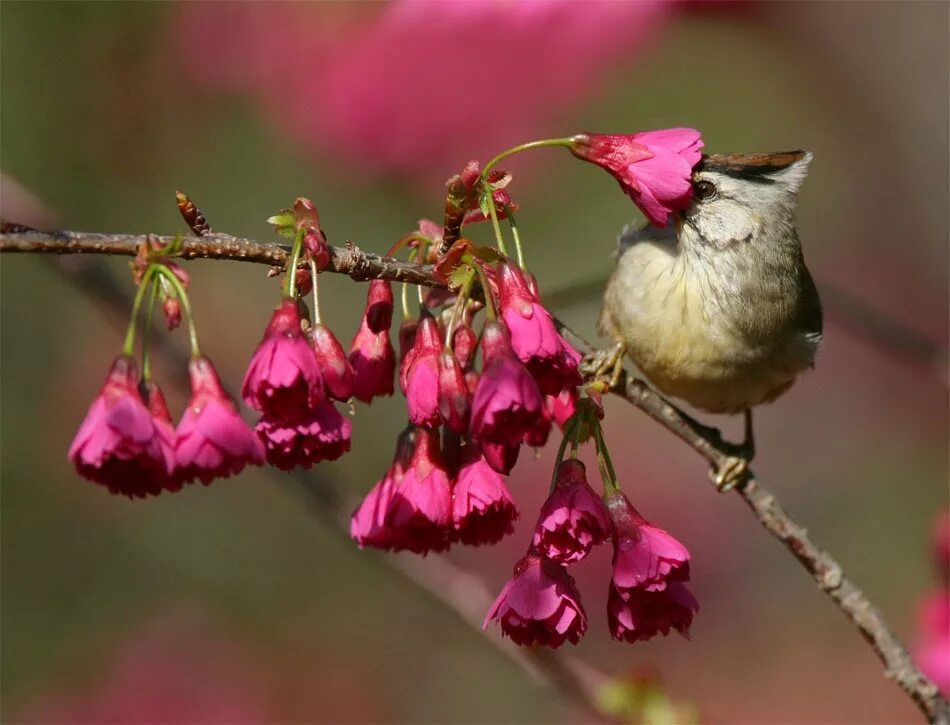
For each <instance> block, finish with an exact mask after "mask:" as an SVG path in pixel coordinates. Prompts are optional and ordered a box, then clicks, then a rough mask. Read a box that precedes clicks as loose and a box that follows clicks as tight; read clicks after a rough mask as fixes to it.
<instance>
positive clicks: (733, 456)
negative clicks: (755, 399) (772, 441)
mask: <svg viewBox="0 0 950 725" xmlns="http://www.w3.org/2000/svg"><path fill="white" fill-rule="evenodd" d="M723 447H725V448H727V449H728V451H729V453H728V455H727V456H726V457H725V458H724V459H723V460H722V461H721V462H720V463H719V465H718V466H716V468H714V469H713V470H711V471H710V472H709V477H710V478H711V479H712V482H713V483H714V484H715V486H716V488H718V489H719V491H720V493H725V492H726V491H731V490H732V489H734V488H735V487H736V485H737V484H739V483H741V482H742V480H743V479H744V478H745V477H746V476H747V475H748V473H749V463H751V462H752V459H753V458H755V436H754V435H753V432H752V411H751V410H746V411H745V440H743V441H742V443H738V444H736V443H726V442H725V441H723Z"/></svg>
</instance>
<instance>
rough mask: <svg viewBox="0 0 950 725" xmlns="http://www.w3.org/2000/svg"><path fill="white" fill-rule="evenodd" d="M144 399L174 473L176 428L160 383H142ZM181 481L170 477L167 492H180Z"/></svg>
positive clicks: (166, 487) (166, 481)
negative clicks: (159, 385)
mask: <svg viewBox="0 0 950 725" xmlns="http://www.w3.org/2000/svg"><path fill="white" fill-rule="evenodd" d="M142 398H143V399H144V400H145V405H147V406H148V410H149V412H150V413H151V414H152V421H153V422H154V423H155V428H156V431H157V433H158V440H159V442H160V443H161V446H162V450H163V451H164V453H165V459H166V460H167V461H168V462H169V471H172V472H174V468H175V426H174V425H173V424H172V416H171V414H170V413H169V412H168V404H167V403H166V402H165V395H164V393H162V389H161V388H160V387H158V383H155V382H153V381H151V380H150V381H148V382H143V383H142ZM181 487H182V486H181V481H179V480H177V479H176V478H175V477H174V476H168V477H167V478H166V479H165V490H166V491H180V490H181Z"/></svg>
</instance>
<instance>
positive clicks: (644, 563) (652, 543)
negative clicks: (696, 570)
mask: <svg viewBox="0 0 950 725" xmlns="http://www.w3.org/2000/svg"><path fill="white" fill-rule="evenodd" d="M607 509H608V510H609V512H610V518H611V519H612V520H613V524H614V530H615V536H614V574H613V585H614V586H615V587H616V588H617V589H618V590H619V591H620V592H621V593H624V594H625V593H627V592H629V591H630V590H632V589H639V590H642V591H651V592H652V591H660V590H662V589H665V588H666V586H667V584H668V583H669V582H670V581H687V580H688V579H689V551H687V549H686V547H685V546H683V545H682V544H681V543H680V542H679V541H677V540H676V539H674V538H673V537H672V536H670V535H669V534H668V533H666V532H665V531H664V530H663V529H660V528H657V527H656V526H654V525H653V524H651V523H650V522H649V521H647V520H646V519H644V518H643V517H642V516H641V515H640V514H639V512H638V511H637V510H636V509H635V508H634V507H633V506H632V505H631V504H630V501H629V500H628V499H627V497H626V496H624V495H623V493H622V492H620V491H615V492H612V493H610V494H608V497H607Z"/></svg>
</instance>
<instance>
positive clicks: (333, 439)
mask: <svg viewBox="0 0 950 725" xmlns="http://www.w3.org/2000/svg"><path fill="white" fill-rule="evenodd" d="M311 416H312V417H310V418H307V419H305V420H302V421H299V422H297V423H283V422H281V421H275V420H272V419H271V418H268V417H267V416H266V415H265V416H264V417H262V418H261V419H260V420H259V421H258V422H257V425H256V426H255V427H254V430H255V431H257V435H258V437H259V438H260V439H261V442H262V443H263V444H264V450H265V454H266V456H267V462H268V463H270V464H271V465H273V466H276V467H277V468H279V469H281V470H283V471H289V470H291V469H292V468H295V467H297V466H300V467H301V468H310V467H311V466H312V465H313V464H314V463H319V462H320V461H335V460H336V459H337V458H339V457H340V456H342V455H343V454H344V453H346V452H347V451H349V450H350V436H351V434H352V426H351V425H350V421H349V420H348V419H347V418H346V417H345V416H343V415H341V414H340V412H339V411H338V410H337V409H336V407H335V406H334V405H333V403H331V402H329V401H326V400H322V401H320V402H319V403H317V404H316V406H314V408H313V410H312V411H311Z"/></svg>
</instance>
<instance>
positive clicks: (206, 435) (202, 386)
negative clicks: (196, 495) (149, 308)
mask: <svg viewBox="0 0 950 725" xmlns="http://www.w3.org/2000/svg"><path fill="white" fill-rule="evenodd" d="M188 373H189V376H190V377H191V399H190V400H189V401H188V406H187V408H186V409H185V414H184V415H183V416H182V418H181V421H180V422H179V423H178V429H177V431H176V433H177V440H176V442H175V459H176V461H177V464H178V465H177V468H176V471H175V475H176V477H177V478H178V480H179V481H182V482H185V483H187V482H189V481H193V480H195V479H196V478H199V479H201V482H202V483H204V484H209V483H211V480H212V479H214V478H219V477H227V476H230V475H231V474H234V473H239V472H240V471H241V470H242V469H243V468H244V466H246V465H248V464H251V465H254V466H259V465H261V464H262V463H263V462H264V449H263V447H262V446H261V443H260V441H259V440H258V439H257V436H256V435H254V431H252V430H251V429H250V428H249V427H248V426H247V423H245V422H244V420H243V419H242V418H241V416H240V415H238V412H237V409H236V408H235V407H234V402H233V401H232V400H231V398H230V397H228V395H227V393H225V392H224V390H223V389H222V388H221V381H220V379H219V378H218V373H217V372H215V369H214V366H213V365H212V364H211V361H210V360H208V358H206V357H198V358H194V359H193V360H192V361H191V362H190V363H189V365H188Z"/></svg>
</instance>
